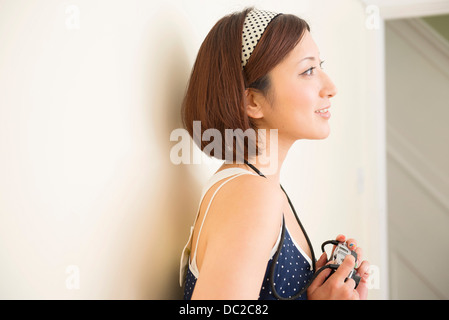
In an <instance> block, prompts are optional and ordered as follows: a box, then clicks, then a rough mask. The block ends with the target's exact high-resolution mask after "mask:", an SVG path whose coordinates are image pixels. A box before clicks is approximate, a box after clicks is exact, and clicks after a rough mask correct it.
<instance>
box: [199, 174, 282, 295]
mask: <svg viewBox="0 0 449 320" xmlns="http://www.w3.org/2000/svg"><path fill="white" fill-rule="evenodd" d="M237 180H238V181H237ZM282 200H283V198H282V196H281V193H280V190H276V188H274V187H273V186H272V185H270V184H269V183H268V182H267V181H266V180H265V179H264V178H261V177H254V176H246V175H245V176H242V177H239V178H237V179H235V180H234V181H232V182H229V183H228V184H226V186H224V187H223V188H222V190H220V192H219V194H217V196H216V198H215V199H214V203H213V205H211V208H210V209H209V213H208V216H207V223H208V225H207V230H206V232H205V233H204V235H203V234H202V235H201V238H202V240H201V241H203V243H205V250H204V251H203V252H204V253H203V259H202V263H201V266H198V267H199V277H198V280H197V283H196V285H195V290H194V292H193V295H192V299H257V298H258V296H259V292H260V289H261V285H262V281H263V278H264V274H265V271H266V267H267V262H268V260H269V259H270V252H271V250H272V248H273V246H274V245H275V243H276V240H277V238H278V236H279V232H280V227H281V223H282ZM203 232H204V230H203ZM203 237H204V238H203ZM204 240H205V242H204Z"/></svg>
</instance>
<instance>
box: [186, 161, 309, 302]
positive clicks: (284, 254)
mask: <svg viewBox="0 0 449 320" xmlns="http://www.w3.org/2000/svg"><path fill="white" fill-rule="evenodd" d="M233 169H237V168H231V169H226V170H223V171H228V170H233ZM239 170H243V171H245V172H246V173H248V172H249V171H246V170H244V169H239ZM220 173H221V172H220ZM250 174H251V173H250ZM237 176H238V175H237ZM235 177H236V176H234V178H235ZM228 181H229V180H228ZM225 183H226V182H225ZM223 184H224V183H223ZM218 189H219V188H218ZM218 189H217V191H218ZM217 191H216V192H217ZM204 193H205V192H203V195H204ZM212 199H213V197H212ZM212 199H211V201H212ZM200 203H201V202H200ZM195 221H196V220H195ZM203 222H204V221H203ZM282 227H285V232H284V238H283V241H282V242H281V241H280V240H281V235H282V232H281V233H280V235H279V238H278V241H277V243H276V245H275V246H274V248H273V250H272V256H271V258H270V260H269V261H268V262H267V267H266V271H265V275H264V279H263V282H262V286H261V288H260V292H259V300H277V298H276V296H275V295H274V294H273V290H272V287H271V283H270V280H271V273H272V272H271V268H272V264H273V258H274V256H275V252H276V251H277V250H280V252H279V255H278V259H277V261H276V265H275V267H274V268H275V269H274V273H273V286H274V287H275V289H276V292H277V294H278V295H279V296H281V297H282V298H290V297H292V296H295V295H297V294H298V292H299V291H301V290H302V289H303V288H304V287H305V285H306V284H307V283H308V282H309V281H310V279H311V278H312V276H313V270H312V266H311V260H310V258H309V257H308V256H307V255H306V254H305V253H304V252H303V251H302V249H301V248H300V247H299V246H298V245H297V244H296V243H295V241H294V239H293V238H292V237H291V236H290V233H289V232H288V228H287V227H286V226H285V223H284V222H283V226H282ZM281 231H282V229H281ZM192 233H193V228H192V229H191V236H192ZM191 236H190V240H189V242H188V243H187V245H186V247H185V248H184V252H183V257H181V278H180V279H181V282H180V285H183V286H184V299H185V300H190V299H191V297H192V293H193V290H194V288H195V284H196V280H197V275H198V269H197V267H196V250H195V252H194V256H193V257H192V258H193V259H192V262H191V263H190V262H189V253H190V249H189V246H190V244H191ZM280 243H282V247H281V248H279V244H280ZM197 244H198V241H197ZM195 274H196V275H195ZM183 279H185V280H184V281H183ZM297 299H298V300H306V299H307V293H306V292H305V293H303V294H302V295H300V296H299V297H297Z"/></svg>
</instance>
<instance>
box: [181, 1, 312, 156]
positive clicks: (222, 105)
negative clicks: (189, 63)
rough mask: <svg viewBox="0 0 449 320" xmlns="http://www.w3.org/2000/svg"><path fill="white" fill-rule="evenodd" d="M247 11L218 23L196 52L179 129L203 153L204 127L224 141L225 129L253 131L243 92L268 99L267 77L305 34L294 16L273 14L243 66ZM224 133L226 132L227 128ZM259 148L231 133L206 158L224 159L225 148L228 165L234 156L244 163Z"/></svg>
mask: <svg viewBox="0 0 449 320" xmlns="http://www.w3.org/2000/svg"><path fill="white" fill-rule="evenodd" d="M252 9H253V8H246V9H244V10H243V11H241V12H235V13H232V14H230V15H227V16H225V17H223V18H222V19H220V20H219V21H218V22H217V23H216V24H215V25H214V27H213V28H212V29H211V30H210V32H209V33H208V35H207V36H206V38H205V40H204V42H203V43H202V45H201V47H200V49H199V51H198V55H197V58H196V61H195V64H194V66H193V69H192V73H191V75H190V80H189V83H188V85H187V91H186V94H185V97H184V100H183V103H182V108H181V116H182V121H183V125H184V128H185V129H186V130H187V131H188V132H189V134H190V136H191V137H192V138H193V140H194V142H195V143H196V144H197V145H198V147H200V148H201V150H203V151H205V150H204V149H205V147H206V146H207V145H208V144H209V142H208V141H203V139H201V137H203V133H204V131H205V130H207V129H216V130H218V132H220V133H221V137H226V132H225V130H226V129H231V130H233V131H234V133H237V132H240V133H242V132H247V129H254V130H256V129H257V128H256V126H255V124H254V122H253V121H252V119H251V118H250V117H248V115H247V113H246V111H245V105H244V95H245V89H247V88H252V89H255V90H259V91H260V92H262V93H263V94H264V95H265V96H267V94H268V93H269V89H270V78H269V74H268V73H269V72H270V71H271V70H272V69H273V68H274V67H275V66H276V65H277V64H278V63H280V62H281V61H282V60H283V59H284V58H285V57H286V56H287V55H288V54H289V53H290V51H292V50H293V48H294V47H295V46H296V45H297V44H298V43H299V41H300V40H301V38H302V36H303V34H304V32H305V30H308V31H310V27H309V25H308V24H307V22H306V21H304V20H303V19H301V18H299V17H297V16H295V15H291V14H280V15H278V16H276V17H275V18H274V19H273V20H271V21H270V23H269V24H268V26H267V28H266V29H265V31H264V33H263V35H262V37H261V38H260V40H259V42H258V43H257V45H256V47H255V49H254V51H253V52H252V54H251V56H250V59H249V60H248V62H247V64H246V66H245V67H244V68H242V65H241V55H242V30H243V23H244V20H245V17H246V15H247V13H248V12H249V11H250V10H252ZM194 121H200V124H201V132H197V131H198V130H194ZM238 129H240V130H238ZM226 131H227V132H228V133H229V130H226ZM198 134H201V136H198ZM245 137H246V139H245ZM254 139H255V140H254ZM214 142H215V143H216V141H214ZM251 144H252V145H253V146H256V149H255V150H254V149H251V148H248V146H249V145H251ZM260 147H261V146H260V145H259V141H258V137H257V135H255V136H251V135H242V134H240V135H239V134H236V135H234V136H233V137H232V140H231V141H229V139H222V141H221V154H216V152H215V151H216V150H213V152H212V154H210V155H211V156H213V157H215V158H218V159H220V160H225V154H226V150H229V151H231V152H232V153H231V154H232V157H233V159H232V161H234V159H238V157H237V155H238V154H239V155H243V157H244V159H246V160H248V159H249V158H251V157H252V156H254V155H256V154H259V149H260ZM226 160H229V159H228V158H226Z"/></svg>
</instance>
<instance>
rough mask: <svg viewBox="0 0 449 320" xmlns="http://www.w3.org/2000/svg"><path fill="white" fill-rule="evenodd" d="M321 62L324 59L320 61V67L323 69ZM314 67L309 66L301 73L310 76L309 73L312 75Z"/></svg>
mask: <svg viewBox="0 0 449 320" xmlns="http://www.w3.org/2000/svg"><path fill="white" fill-rule="evenodd" d="M323 62H324V60H323V61H320V69H323ZM315 68H316V67H311V68H309V69H307V70H306V71H305V72H304V73H302V74H303V75H306V76H311V75H313V74H314V72H313V69H315Z"/></svg>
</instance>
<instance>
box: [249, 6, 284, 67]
mask: <svg viewBox="0 0 449 320" xmlns="http://www.w3.org/2000/svg"><path fill="white" fill-rule="evenodd" d="M278 15H279V13H275V12H270V11H265V10H258V9H253V10H251V11H250V12H248V14H247V15H246V17H245V21H244V23H243V31H242V68H243V67H245V66H246V63H247V62H248V60H249V58H250V56H251V53H253V51H254V48H255V47H256V45H257V43H258V42H259V39H260V38H261V37H262V34H263V33H264V31H265V29H266V28H267V26H268V24H269V23H270V22H271V20H273V19H274V18H275V17H276V16H278Z"/></svg>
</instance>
